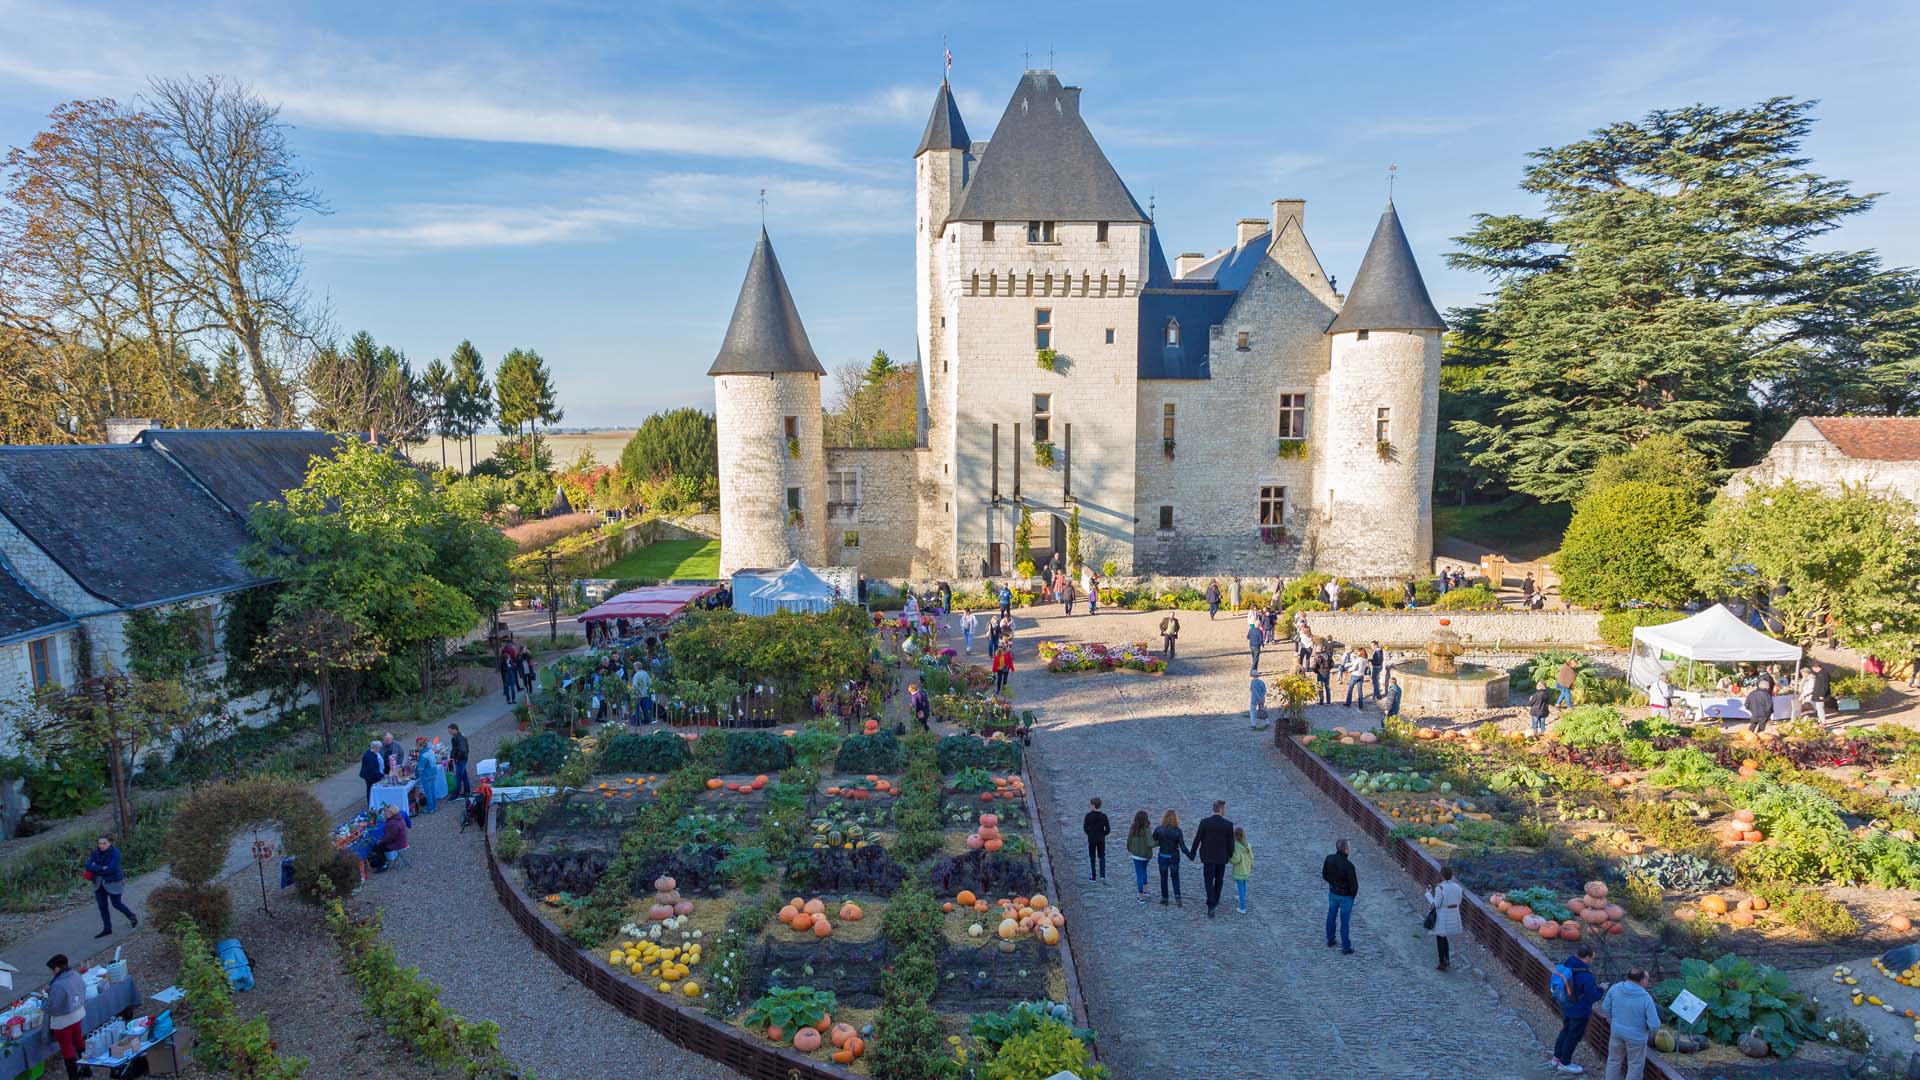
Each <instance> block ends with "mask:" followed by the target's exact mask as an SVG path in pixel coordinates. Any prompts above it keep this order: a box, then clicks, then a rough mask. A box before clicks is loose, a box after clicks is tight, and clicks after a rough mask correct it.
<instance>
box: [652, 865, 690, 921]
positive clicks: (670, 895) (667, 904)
mask: <svg viewBox="0 0 1920 1080" xmlns="http://www.w3.org/2000/svg"><path fill="white" fill-rule="evenodd" d="M675 885H676V882H675V881H674V880H673V879H672V878H670V877H666V876H664V875H662V876H660V877H657V878H654V879H653V903H652V904H651V905H649V906H648V907H647V919H648V921H650V922H657V923H664V922H667V921H668V920H670V919H673V918H676V917H679V918H684V917H686V916H688V915H691V914H693V901H691V900H687V899H684V898H682V897H681V895H680V890H679V889H678V888H675Z"/></svg>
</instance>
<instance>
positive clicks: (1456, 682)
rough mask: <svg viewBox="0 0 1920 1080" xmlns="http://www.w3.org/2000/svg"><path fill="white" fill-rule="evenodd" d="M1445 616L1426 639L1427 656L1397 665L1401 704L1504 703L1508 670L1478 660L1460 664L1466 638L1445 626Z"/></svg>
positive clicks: (1481, 706) (1462, 705) (1457, 707)
mask: <svg viewBox="0 0 1920 1080" xmlns="http://www.w3.org/2000/svg"><path fill="white" fill-rule="evenodd" d="M1448 622H1449V620H1447V619H1441V620H1440V627H1439V629H1437V630H1435V631H1434V632H1433V635H1432V636H1431V637H1429V638H1428V639H1427V645H1426V650H1427V658H1426V659H1425V660H1414V661H1410V662H1408V663H1404V664H1399V665H1396V666H1395V667H1394V669H1393V674H1394V678H1396V679H1398V680H1399V681H1400V708H1401V709H1402V711H1406V710H1410V709H1442V710H1468V709H1497V708H1501V707H1503V706H1505V705H1506V703H1507V695H1508V688H1507V673H1506V672H1504V671H1496V670H1494V669H1493V668H1488V667H1482V666H1480V665H1478V664H1463V663H1461V662H1460V656H1461V654H1463V653H1465V652H1466V651H1467V645H1466V639H1464V638H1462V637H1461V636H1460V635H1459V633H1457V632H1456V631H1454V630H1451V629H1449V628H1448Z"/></svg>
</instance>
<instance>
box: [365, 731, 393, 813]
mask: <svg viewBox="0 0 1920 1080" xmlns="http://www.w3.org/2000/svg"><path fill="white" fill-rule="evenodd" d="M385 775H387V765H386V758H384V757H382V756H381V754H380V740H378V739H375V740H374V741H373V742H372V743H370V744H368V746H367V752H366V753H364V754H361V755H360V779H362V780H365V781H366V782H367V802H369V803H371V802H373V785H375V784H377V783H379V782H380V778H381V777H383V776H385Z"/></svg>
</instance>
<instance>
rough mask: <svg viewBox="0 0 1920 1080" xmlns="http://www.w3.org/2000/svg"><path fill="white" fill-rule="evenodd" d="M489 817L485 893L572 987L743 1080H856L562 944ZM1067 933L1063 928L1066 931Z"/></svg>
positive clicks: (1066, 956) (1069, 958)
mask: <svg viewBox="0 0 1920 1080" xmlns="http://www.w3.org/2000/svg"><path fill="white" fill-rule="evenodd" d="M1022 749H1023V752H1022V753H1021V755H1020V773H1021V776H1022V778H1023V779H1024V780H1025V782H1026V787H1027V795H1026V808H1027V817H1028V820H1030V821H1032V822H1033V847H1034V856H1035V858H1036V859H1037V860H1038V861H1039V863H1040V873H1041V876H1042V879H1043V880H1045V881H1046V882H1047V883H1048V887H1049V888H1050V889H1052V890H1053V891H1052V892H1051V893H1050V894H1049V895H1052V896H1055V897H1058V896H1060V895H1061V894H1060V891H1059V890H1060V886H1059V882H1058V880H1057V879H1056V878H1055V877H1054V874H1053V864H1052V862H1051V860H1049V859H1048V858H1047V845H1046V839H1045V837H1044V836H1043V835H1042V825H1041V820H1042V819H1041V817H1040V812H1039V807H1038V805H1037V803H1036V802H1035V799H1034V793H1033V792H1034V777H1033V772H1032V771H1031V770H1030V769H1029V768H1028V766H1027V758H1028V756H1029V754H1028V753H1026V752H1024V751H1030V750H1031V749H1032V748H1031V747H1023V748H1022ZM496 817H497V814H496V813H489V814H487V815H486V826H485V830H484V833H483V840H484V844H485V847H486V852H487V876H488V877H489V878H491V879H493V891H494V894H495V895H496V896H498V897H499V898H500V903H501V905H502V906H503V907H505V908H506V909H507V914H508V915H510V916H512V918H513V921H514V924H515V925H517V926H519V927H520V930H521V932H522V933H524V934H526V935H527V937H528V938H530V939H532V941H533V945H534V948H536V949H539V950H540V951H541V952H543V953H545V954H546V955H547V958H548V959H550V960H552V961H553V962H554V964H555V965H557V966H558V967H559V968H560V970H561V971H564V972H566V973H567V975H568V976H569V977H571V978H572V979H573V980H574V981H575V982H577V983H580V984H581V985H582V986H585V987H586V988H587V989H589V990H592V991H593V992H594V993H595V994H597V995H599V997H600V999H601V1000H603V1001H605V1002H606V1003H607V1004H609V1005H612V1006H613V1007H614V1008H616V1009H619V1010H620V1011H621V1012H622V1013H625V1014H626V1015H627V1016H630V1017H632V1018H633V1019H635V1020H639V1021H640V1022H642V1023H644V1024H646V1025H647V1026H648V1027H650V1028H653V1029H654V1030H655V1031H658V1032H659V1033H660V1034H662V1035H664V1036H666V1037H667V1039H668V1040H669V1041H670V1042H672V1043H673V1044H674V1045H675V1046H678V1047H680V1048H681V1049H683V1050H691V1051H693V1052H694V1053H697V1054H699V1055H701V1056H702V1057H708V1058H712V1059H713V1060H714V1061H717V1062H719V1063H720V1064H722V1065H725V1066H726V1067H727V1068H729V1069H732V1070H733V1071H735V1072H737V1073H739V1074H741V1075H742V1076H747V1077H751V1078H752V1080H860V1077H859V1074H857V1073H854V1072H851V1071H849V1070H846V1069H842V1068H839V1067H838V1066H835V1065H831V1064H823V1063H821V1062H819V1061H816V1060H814V1059H813V1058H811V1057H808V1056H806V1055H804V1054H801V1053H800V1052H799V1051H796V1050H792V1049H789V1048H786V1047H777V1046H774V1045H772V1044H771V1043H768V1042H766V1041H764V1040H761V1039H756V1038H754V1037H753V1036H752V1035H751V1034H749V1033H748V1032H745V1031H742V1030H740V1029H739V1028H736V1027H734V1026H733V1025H732V1024H728V1023H724V1022H722V1021H720V1020H716V1019H714V1018H713V1017H711V1016H708V1015H707V1013H706V1011H705V1010H703V1009H699V1008H695V1007H690V1006H687V1005H682V1004H680V1003H679V1002H677V1001H674V1000H671V999H669V998H668V997H667V996H666V995H664V994H661V993H660V992H659V991H657V990H654V989H652V988H651V987H648V986H643V985H641V984H640V983H639V982H638V981H636V980H635V979H633V978H632V977H630V976H627V975H622V974H619V973H618V972H615V971H612V970H611V969H609V968H607V967H604V966H602V965H601V964H600V963H599V962H598V961H597V960H596V959H595V958H594V956H593V955H592V954H590V953H588V952H587V951H586V950H584V949H581V948H579V947H577V946H575V945H574V944H573V942H571V941H569V940H568V939H567V935H566V932H565V931H563V930H561V929H560V928H559V927H558V926H556V925H554V923H553V922H552V921H551V920H549V919H548V918H547V917H546V916H545V915H543V914H541V912H540V910H539V907H538V906H537V905H536V904H535V903H534V902H533V900H531V899H530V898H529V897H528V896H527V894H526V891H525V890H524V889H522V888H521V887H520V885H519V883H517V882H515V881H514V880H513V877H512V875H510V874H508V873H507V872H506V871H505V870H503V869H502V868H501V866H500V863H499V861H498V860H497V859H495V858H494V855H493V834H494V828H495V825H494V822H495V819H496ZM1069 929H1071V928H1069ZM1072 943H1073V935H1072V934H1071V933H1069V934H1067V935H1065V940H1064V942H1063V944H1062V947H1061V948H1060V966H1061V969H1062V973H1063V974H1064V975H1065V976H1066V981H1067V1001H1068V1007H1069V1008H1071V1009H1072V1010H1073V1017H1074V1023H1075V1024H1076V1025H1078V1026H1080V1027H1086V1026H1087V1006H1086V1001H1085V999H1084V998H1082V997H1081V995H1080V980H1079V978H1078V977H1077V975H1076V972H1075V968H1074V963H1073V953H1072V951H1071V949H1072ZM1089 1050H1091V1051H1092V1053H1093V1060H1095V1061H1098V1060H1099V1051H1098V1049H1097V1048H1093V1047H1089Z"/></svg>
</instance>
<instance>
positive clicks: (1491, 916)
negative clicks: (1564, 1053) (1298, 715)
mask: <svg viewBox="0 0 1920 1080" xmlns="http://www.w3.org/2000/svg"><path fill="white" fill-rule="evenodd" d="M1274 745H1276V746H1278V747H1279V748H1280V752H1281V753H1282V754H1283V755H1285V756H1286V758H1287V760H1288V761H1290V762H1292V763H1293V764H1294V766H1295V767H1296V768H1298V769H1299V770H1300V771H1301V772H1303V773H1305V774H1306V777H1307V779H1309V780H1311V781H1313V783H1314V786H1315V787H1318V788H1319V789H1320V790H1321V791H1322V792H1324V793H1325V794H1326V796H1327V797H1328V798H1330V799H1332V800H1333V801H1334V803H1335V804H1336V805H1338V806H1339V807H1340V809H1342V810H1344V811H1346V814H1347V816H1348V817H1350V818H1352V819H1353V821H1354V823H1355V824H1356V825H1358V826H1360V830H1361V831H1362V832H1364V833H1366V834H1367V835H1368V836H1369V837H1372V838H1373V840H1374V842H1375V843H1377V844H1379V845H1380V846H1381V847H1382V848H1385V849H1386V852H1387V854H1388V855H1389V856H1391V857H1392V859H1393V861H1394V862H1396V863H1399V864H1400V867H1401V869H1403V870H1405V871H1406V872H1407V873H1408V874H1409V875H1410V876H1411V877H1412V878H1413V880H1414V881H1416V882H1419V884H1420V886H1421V887H1422V888H1432V887H1433V884H1434V883H1435V882H1437V881H1439V880H1440V864H1439V863H1437V862H1435V861H1434V859H1433V857H1432V856H1431V855H1428V854H1427V853H1426V851H1424V850H1423V849H1422V848H1421V847H1420V845H1418V844H1415V843H1411V842H1409V841H1408V840H1406V839H1404V838H1402V837H1398V836H1395V835H1393V829H1394V823H1393V819H1391V818H1389V817H1387V816H1386V815H1385V814H1382V813H1381V812H1380V810H1379V808H1378V807H1375V806H1374V805H1373V804H1372V803H1370V802H1368V801H1367V800H1365V799H1363V798H1361V797H1360V794H1359V793H1358V792H1356V791H1354V790H1353V788H1352V787H1350V786H1349V785H1348V784H1347V782H1346V780H1345V779H1344V778H1343V777H1341V775H1340V774H1339V773H1338V772H1336V771H1334V769H1333V767H1332V766H1330V765H1328V764H1327V763H1326V762H1325V761H1322V760H1321V759H1320V757H1319V755H1317V754H1315V753H1314V752H1313V751H1311V750H1309V749H1307V748H1306V747H1305V746H1303V745H1302V744H1301V743H1300V740H1299V738H1298V737H1296V736H1285V737H1276V738H1275V739H1274ZM1461 892H1462V894H1463V901H1464V902H1463V903H1462V904H1461V907H1460V921H1461V923H1462V925H1464V926H1465V927H1466V929H1467V931H1468V932H1469V933H1471V934H1472V935H1473V936H1474V937H1475V938H1476V939H1478V940H1479V942H1480V944H1482V945H1484V946H1486V948H1487V949H1488V951H1490V952H1492V953H1493V954H1494V955H1495V956H1498V957H1499V958H1500V961H1501V962H1502V963H1504V964H1505V965H1506V966H1507V970H1508V971H1510V972H1512V973H1513V976H1514V978H1516V979H1519V980H1520V981H1521V983H1523V984H1524V985H1525V986H1526V987H1527V988H1528V989H1530V990H1532V991H1533V992H1534V993H1535V994H1538V995H1539V996H1540V999H1541V1000H1542V1001H1545V1002H1546V1003H1547V1004H1548V1005H1551V1006H1553V1008H1554V1012H1555V1013H1556V1014H1558V1013H1559V1011H1560V1010H1559V1005H1558V1004H1557V1003H1556V1002H1555V1001H1554V1000H1553V992H1552V991H1551V990H1550V989H1549V988H1548V983H1549V982H1550V980H1551V979H1552V978H1553V967H1554V961H1553V960H1551V959H1549V958H1548V957H1547V955H1546V954H1545V953H1543V952H1541V951H1540V950H1539V949H1538V948H1537V947H1535V946H1534V944H1533V943H1532V942H1531V941H1527V940H1526V939H1524V938H1522V937H1520V936H1519V935H1518V934H1516V933H1514V932H1513V930H1512V929H1511V927H1512V926H1513V925H1514V923H1513V922H1512V920H1510V919H1508V918H1507V917H1506V916H1505V915H1502V914H1500V913H1499V912H1497V911H1495V910H1494V909H1493V908H1492V907H1490V906H1488V904H1487V903H1486V901H1484V900H1482V899H1480V897H1479V896H1478V895H1476V894H1475V893H1474V892H1473V891H1472V890H1469V889H1467V888H1466V887H1465V886H1462V887H1461ZM1611 1031H1612V1025H1610V1024H1608V1023H1607V1018H1606V1017H1604V1016H1601V1015H1600V1014H1599V1013H1597V1012H1596V1013H1594V1014H1593V1019H1592V1020H1591V1021H1590V1022H1589V1023H1588V1025H1587V1039H1586V1041H1587V1044H1588V1045H1589V1046H1591V1047H1593V1048H1594V1049H1595V1050H1596V1051H1598V1052H1599V1054H1600V1056H1601V1057H1602V1058H1605V1057H1606V1053H1607V1039H1608V1037H1609V1035H1610V1034H1611ZM1646 1075H1647V1077H1648V1080H1685V1077H1683V1076H1682V1075H1681V1074H1680V1073H1679V1072H1677V1071H1676V1070H1675V1069H1674V1068H1673V1067H1672V1066H1671V1065H1668V1064H1667V1063H1666V1061H1665V1060H1664V1059H1662V1058H1661V1057H1660V1055H1659V1054H1657V1053H1655V1052H1654V1051H1653V1049H1652V1048H1651V1047H1649V1048H1648V1050H1647V1069H1646Z"/></svg>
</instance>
